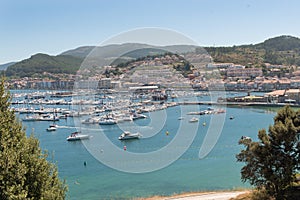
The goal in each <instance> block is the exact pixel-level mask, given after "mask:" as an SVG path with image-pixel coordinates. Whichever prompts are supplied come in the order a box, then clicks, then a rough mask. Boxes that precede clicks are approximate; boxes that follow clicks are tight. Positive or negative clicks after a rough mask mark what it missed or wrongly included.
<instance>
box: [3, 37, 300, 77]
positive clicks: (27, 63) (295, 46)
mask: <svg viewBox="0 0 300 200" xmlns="http://www.w3.org/2000/svg"><path fill="white" fill-rule="evenodd" d="M136 49H142V50H143V55H144V56H145V55H146V54H147V53H148V54H152V55H155V53H156V54H159V53H161V52H163V51H169V52H173V53H178V54H181V53H186V52H195V51H196V52H197V51H203V49H205V50H206V51H207V52H208V53H209V55H211V57H212V58H213V60H214V62H230V63H235V64H242V65H246V66H254V67H264V65H265V63H270V64H277V65H297V66H300V39H299V38H297V37H294V36H289V35H282V36H277V37H274V38H269V39H267V40H265V41H264V42H261V43H258V44H248V45H239V46H231V47H197V46H194V45H170V46H153V45H148V44H140V43H125V44H112V45H106V46H100V47H96V46H80V47H77V48H75V49H70V50H68V51H64V52H62V53H61V54H58V55H56V56H50V55H47V54H40V53H39V54H35V55H32V56H31V57H30V58H28V59H25V60H22V61H20V62H17V63H15V64H13V65H11V66H9V67H8V68H7V69H6V75H7V76H15V77H25V76H33V75H38V74H41V73H43V72H49V73H67V74H75V73H76V71H77V70H78V69H79V67H80V65H81V64H82V62H83V61H84V58H86V57H87V56H89V57H91V58H92V59H93V56H94V57H95V59H96V58H97V59H98V58H99V57H102V59H106V60H107V56H111V55H116V57H110V58H109V59H111V60H109V59H108V60H107V63H111V61H113V60H114V59H116V58H118V57H119V56H123V55H124V53H123V52H125V53H128V52H132V51H136ZM137 52H138V51H136V54H133V53H132V54H130V53H129V54H127V58H126V59H136V58H138V57H139V56H141V55H140V53H141V52H139V53H137ZM128 55H130V56H128ZM92 59H91V60H92ZM126 59H125V61H126Z"/></svg>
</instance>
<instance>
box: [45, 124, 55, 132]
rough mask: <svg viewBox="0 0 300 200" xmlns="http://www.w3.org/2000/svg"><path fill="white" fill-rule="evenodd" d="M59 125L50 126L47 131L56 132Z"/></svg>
mask: <svg viewBox="0 0 300 200" xmlns="http://www.w3.org/2000/svg"><path fill="white" fill-rule="evenodd" d="M56 129H57V125H56V124H50V125H49V127H48V128H47V129H46V130H47V131H56Z"/></svg>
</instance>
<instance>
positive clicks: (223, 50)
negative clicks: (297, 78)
mask: <svg viewBox="0 0 300 200" xmlns="http://www.w3.org/2000/svg"><path fill="white" fill-rule="evenodd" d="M205 49H206V50H207V51H208V53H209V54H210V55H211V56H212V58H213V60H214V62H223V63H228V62H229V63H235V64H242V65H247V64H249V63H251V64H252V65H254V66H263V65H264V63H270V64H275V65H300V39H299V38H296V37H291V36H279V37H275V38H271V39H268V40H266V41H264V42H263V43H259V44H255V45H242V46H233V47H207V48H205Z"/></svg>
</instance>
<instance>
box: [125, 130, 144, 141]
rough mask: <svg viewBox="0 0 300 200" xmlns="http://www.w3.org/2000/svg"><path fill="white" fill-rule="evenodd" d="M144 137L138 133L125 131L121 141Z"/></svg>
mask: <svg viewBox="0 0 300 200" xmlns="http://www.w3.org/2000/svg"><path fill="white" fill-rule="evenodd" d="M140 137H142V135H141V134H140V133H139V132H137V133H130V132H129V131H124V132H123V133H122V134H121V135H120V137H119V140H130V139H139V138H140Z"/></svg>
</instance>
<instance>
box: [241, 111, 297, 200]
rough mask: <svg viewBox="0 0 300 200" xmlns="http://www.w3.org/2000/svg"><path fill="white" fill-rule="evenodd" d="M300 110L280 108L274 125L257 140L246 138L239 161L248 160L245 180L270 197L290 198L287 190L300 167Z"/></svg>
mask: <svg viewBox="0 0 300 200" xmlns="http://www.w3.org/2000/svg"><path fill="white" fill-rule="evenodd" d="M299 131H300V112H299V111H297V112H295V111H293V110H292V109H291V108H290V107H288V106H286V107H284V108H282V109H281V110H279V111H278V113H277V115H276V116H275V118H274V125H272V126H270V127H269V130H268V133H267V132H266V130H260V131H259V133H258V139H259V141H258V142H254V141H252V140H251V138H249V137H243V138H241V140H240V141H239V144H243V145H244V146H245V149H243V150H242V151H241V152H240V153H239V154H238V155H237V161H239V162H245V163H246V165H245V166H244V167H243V168H242V170H241V175H242V180H243V181H244V182H245V181H249V182H250V184H251V185H254V186H256V187H257V189H258V190H265V191H266V192H267V194H268V195H269V196H270V197H274V198H275V199H280V200H281V199H287V198H288V191H289V189H290V188H291V186H292V183H293V182H294V181H295V178H296V172H297V170H300V142H299Z"/></svg>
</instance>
